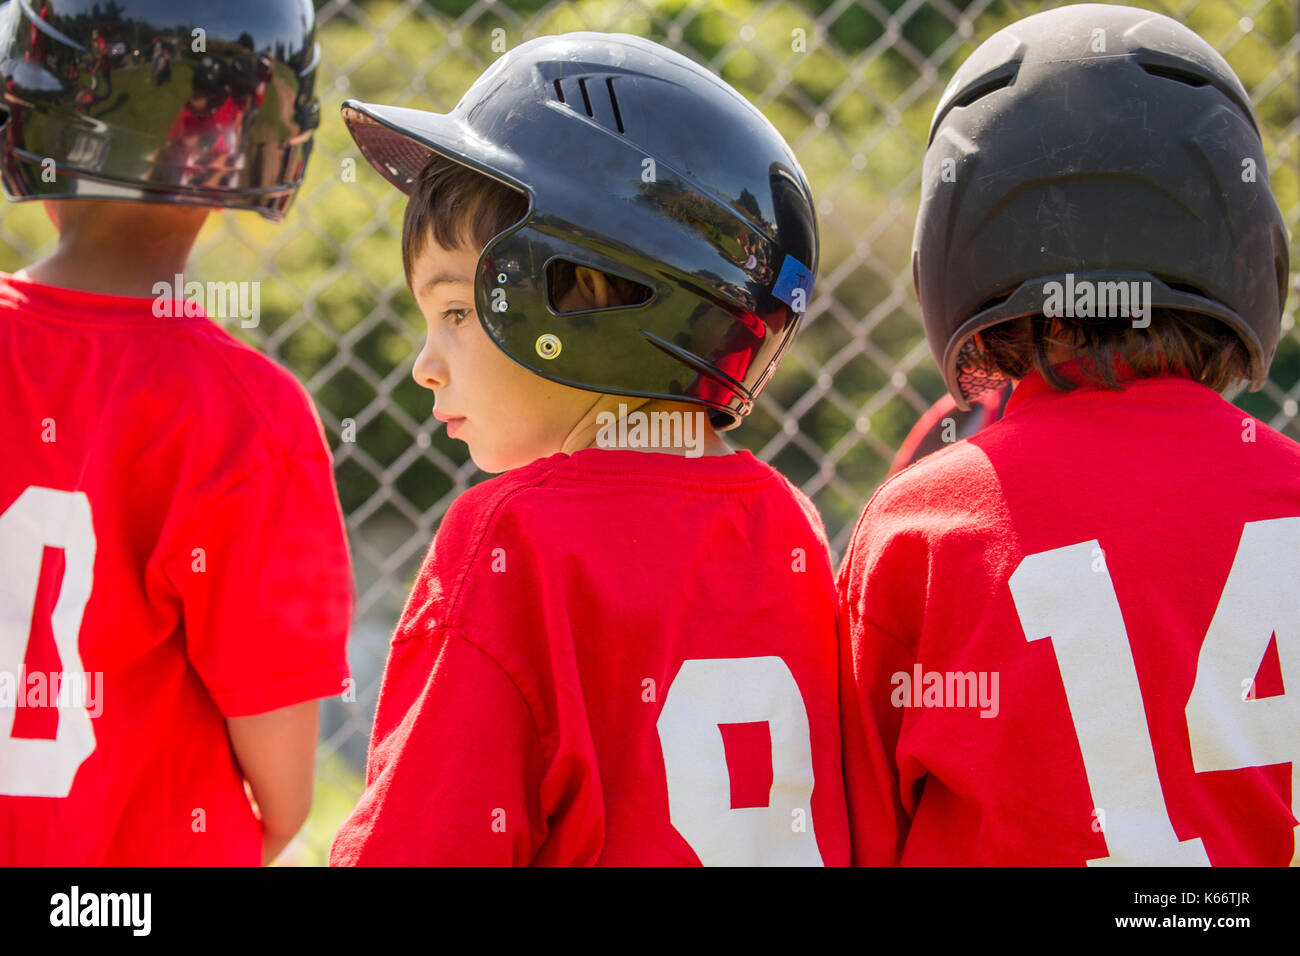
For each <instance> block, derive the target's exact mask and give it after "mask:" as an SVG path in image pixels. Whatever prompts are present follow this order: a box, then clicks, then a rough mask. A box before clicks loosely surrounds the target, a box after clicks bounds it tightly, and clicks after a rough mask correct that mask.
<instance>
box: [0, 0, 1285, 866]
mask: <svg viewBox="0 0 1300 956" xmlns="http://www.w3.org/2000/svg"><path fill="white" fill-rule="evenodd" d="M1057 5H1058V4H1054V3H1021V2H989V0H973V2H961V0H954V2H948V0H928V2H919V0H835V2H824V0H802V2H796V0H721V2H719V0H710V2H695V0H578V2H560V0H551V2H542V0H510V2H498V0H473V2H470V0H435V2H423V0H403V2H393V0H360V2H355V0H349V2H345V0H330V2H317V3H316V4H315V6H316V10H317V18H318V24H317V39H318V40H319V42H320V44H321V48H322V61H321V65H320V68H319V71H318V83H319V86H318V90H317V92H318V94H319V96H320V98H321V101H322V103H321V107H322V124H321V127H320V129H319V130H318V131H317V133H316V140H315V151H314V154H313V156H312V158H311V161H310V163H309V164H308V168H307V180H306V183H305V185H304V187H303V189H302V190H301V192H300V193H299V195H298V198H297V200H296V202H295V205H294V206H293V207H292V209H291V210H290V214H289V219H288V221H287V223H285V224H283V225H279V226H276V225H272V224H270V223H267V222H265V221H263V220H261V219H260V218H259V217H257V216H255V215H253V214H237V213H224V214H221V215H214V216H213V217H212V218H211V219H210V220H209V223H208V225H207V226H206V227H205V230H204V232H203V234H202V236H201V237H200V241H199V245H198V247H197V249H196V254H195V257H194V259H193V260H192V261H191V265H190V272H189V273H188V274H187V275H186V278H187V279H197V280H199V281H209V280H211V281H228V280H231V279H238V280H254V281H258V282H260V283H261V321H260V323H259V325H258V326H257V327H256V328H252V329H244V328H241V327H240V322H239V320H238V319H237V318H235V319H230V320H227V321H226V322H225V325H226V327H227V328H228V329H229V330H230V331H231V332H232V333H233V334H234V335H236V336H239V337H241V338H243V339H245V340H246V341H248V342H250V343H252V344H253V345H255V346H257V347H258V348H260V349H262V350H263V351H264V352H265V353H266V354H268V355H269V356H271V357H272V358H273V359H275V360H276V361H278V362H280V363H282V364H284V365H285V366H287V367H288V368H290V369H291V370H293V372H294V373H295V374H297V375H298V377H299V378H300V379H301V380H302V381H303V382H305V383H306V385H307V388H308V390H309V391H310V392H311V394H312V395H313V396H314V398H315V400H316V403H317V406H318V408H319V410H320V414H321V418H322V420H323V421H324V423H325V427H326V430H327V432H328V435H329V438H330V443H331V446H332V447H333V450H334V455H335V463H336V472H337V477H338V485H339V493H340V496H341V498H342V503H343V509H344V513H345V514H346V516H347V524H348V531H349V536H350V540H351V546H352V556H353V560H354V564H355V570H356V589H357V611H356V619H355V622H354V629H353V634H352V639H351V642H350V651H349V657H350V660H351V665H352V673H353V676H354V678H355V679H356V684H357V686H356V700H355V701H340V700H327V701H324V702H323V703H322V734H321V741H320V748H319V753H318V786H317V795H316V802H315V806H314V809H313V813H312V817H311V820H310V821H309V823H308V825H307V826H306V827H305V828H304V830H303V832H302V833H301V834H300V835H299V836H298V838H297V839H296V840H295V841H294V842H293V844H291V845H290V847H289V848H288V850H286V852H285V854H284V855H283V856H282V857H281V860H280V862H281V863H282V864H299V865H319V864H323V863H324V862H325V861H326V858H327V854H328V849H329V844H330V842H331V840H332V839H333V836H334V833H335V831H336V830H337V828H338V825H339V824H340V823H341V822H342V819H343V817H344V816H345V815H346V814H347V812H348V811H349V810H350V809H351V807H352V806H353V804H354V803H355V802H356V799H357V797H358V796H359V795H360V793H361V790H362V784H363V773H364V766H365V757H366V745H367V741H368V738H369V731H370V725H371V721H372V720H373V716H374V705H375V697H376V694H377V691H378V685H379V680H380V677H381V675H382V671H383V665H384V660H385V657H386V653H387V644H388V639H389V637H390V635H391V632H392V629H393V626H394V625H395V623H396V621H397V618H398V615H399V614H400V612H401V609H402V604H403V601H404V599H405V597H406V595H407V593H408V591H409V589H410V586H411V582H412V580H413V577H414V575H415V572H416V571H417V569H418V567H419V564H420V561H421V559H422V558H423V556H424V553H425V551H426V549H427V548H428V546H429V542H430V541H431V540H432V537H433V534H434V532H435V531H436V530H437V527H438V522H439V520H440V519H441V517H442V515H443V513H444V512H445V511H446V509H447V506H448V505H449V504H450V503H451V502H452V500H454V498H455V497H456V495H457V494H459V493H460V492H461V491H463V490H464V489H465V488H466V487H468V486H469V485H471V484H473V483H475V482H476V481H479V480H482V479H483V478H484V477H486V476H484V475H482V474H481V473H479V472H478V471H477V470H476V469H475V468H474V466H473V464H472V463H471V462H469V461H468V458H467V456H466V454H465V445H464V444H463V443H460V442H456V441H451V440H449V439H448V438H447V437H446V435H445V434H443V431H442V426H441V424H440V423H439V422H437V421H435V420H434V419H432V418H431V416H430V406H431V404H432V400H431V397H430V395H429V393H428V392H427V391H425V390H424V389H421V388H419V387H418V386H416V385H415V383H414V382H413V381H412V379H411V375H410V372H411V365H412V362H413V360H414V358H415V355H416V353H417V352H418V350H419V348H420V344H421V342H422V340H423V320H422V318H421V316H420V314H419V311H418V310H417V309H416V306H415V303H414V300H413V299H412V297H411V295H410V293H409V292H408V291H407V289H406V286H405V284H404V282H403V278H402V267H401V257H400V249H399V239H400V235H401V216H402V209H403V202H404V197H402V196H401V195H400V194H399V193H398V192H397V191H396V190H394V189H392V188H391V187H390V186H388V185H387V183H386V182H385V181H384V180H382V179H381V178H380V176H379V175H378V174H376V173H375V172H374V171H373V170H372V169H370V167H369V166H368V165H367V164H366V162H365V161H364V160H363V159H361V158H360V156H359V154H358V152H357V150H356V149H355V148H354V146H353V143H352V140H351V138H350V137H349V136H348V133H347V131H346V129H345V128H344V126H343V123H342V122H341V120H340V119H339V107H340V105H341V103H342V101H343V100H344V99H345V98H348V97H355V98H358V99H361V100H366V101H373V102H380V103H388V104H394V105H399V106H409V107H416V108H420V109H428V110H436V111H440V112H442V111H446V110H449V109H451V107H452V106H453V105H455V103H456V101H457V100H458V99H459V98H460V95H461V94H462V93H463V92H464V91H465V89H466V88H467V87H468V86H469V85H470V83H471V82H472V81H473V80H474V79H475V77H476V76H477V75H478V74H479V73H480V72H482V70H483V69H484V68H485V67H486V66H487V65H488V64H490V63H491V62H492V61H493V60H494V59H496V57H497V56H499V55H500V54H501V52H503V51H504V50H506V49H509V48H510V47H513V46H516V45H517V44H519V43H520V42H522V41H524V40H527V39H530V38H532V37H534V36H540V35H543V34H550V33H564V32H568V31H572V30H599V31H610V32H623V33H634V34H637V35H640V36H644V37H648V38H650V39H652V40H655V41H658V42H660V43H664V44H666V45H668V46H670V47H672V48H674V49H676V50H678V51H679V52H681V53H683V54H685V55H686V56H688V57H691V58H692V59H694V60H696V61H698V62H700V63H702V64H704V65H706V66H708V67H709V68H711V69H712V70H714V71H715V72H717V73H718V74H719V75H721V76H722V77H723V79H725V80H727V81H728V82H729V83H731V84H732V85H733V86H735V87H736V88H737V89H738V90H739V91H740V92H741V93H743V94H744V95H746V96H747V97H749V98H750V99H751V100H752V101H753V102H754V103H755V104H757V106H758V107H759V108H760V109H761V110H762V111H763V112H764V113H765V114H766V115H767V116H768V118H769V119H770V120H771V121H772V122H773V123H774V124H775V125H776V127H777V128H778V129H779V130H780V131H781V132H782V133H783V134H784V135H785V137H786V139H787V140H788V141H789V142H790V144H791V145H792V146H793V148H794V151H795V153H796V154H797V155H798V156H799V158H800V160H801V162H802V164H803V167H804V170H805V172H806V173H807V175H808V178H809V180H810V182H811V183H812V187H813V192H814V195H815V196H816V197H817V200H818V212H819V220H820V227H821V240H822V252H821V268H820V273H819V275H818V277H817V283H816V287H815V291H814V298H813V301H812V303H811V307H810V309H809V311H808V313H807V316H806V318H805V323H804V327H803V329H802V331H801V332H800V335H799V338H798V339H797V340H796V341H795V344H794V347H793V348H792V350H791V351H790V352H789V354H788V355H787V357H786V359H785V361H784V364H783V365H782V367H781V369H780V371H779V372H778V373H777V375H776V377H775V378H774V379H773V380H772V382H771V384H770V385H769V386H768V388H767V390H766V392H765V393H764V394H763V396H762V398H761V400H760V401H759V402H758V405H757V408H756V409H755V411H754V413H753V414H752V415H750V416H749V418H748V419H747V421H746V422H745V424H744V425H742V426H741V427H740V428H738V429H736V430H735V431H732V432H730V433H728V437H729V439H730V440H731V442H732V444H733V445H736V446H741V447H745V448H749V449H751V450H752V451H753V452H754V453H755V454H756V455H757V456H759V457H761V458H763V459H764V460H766V461H769V462H771V463H772V464H773V465H774V466H775V467H776V468H778V469H780V470H781V471H782V472H783V473H784V474H785V475H787V476H788V477H789V478H790V479H791V480H792V481H794V482H796V483H797V484H799V485H800V486H801V487H802V488H803V489H804V490H805V491H806V492H807V493H808V494H809V495H810V496H811V497H812V499H813V500H814V501H815V502H816V503H817V505H818V507H819V508H820V509H821V513H822V516H823V518H824V520H825V522H826V527H827V531H828V533H829V535H830V540H831V546H832V550H833V552H834V554H833V557H834V559H835V561H836V563H837V564H838V561H839V558H840V555H841V554H842V551H843V548H844V547H845V545H846V543H847V539H848V536H849V534H850V533H851V531H852V526H853V521H854V520H855V519H856V517H857V515H858V513H859V511H860V510H861V508H862V507H863V505H864V504H865V503H866V500H867V498H868V497H869V496H870V495H871V493H872V491H873V490H874V489H875V487H876V486H877V484H878V483H879V482H880V480H881V479H882V478H883V477H884V475H885V473H886V471H887V470H888V466H889V462H890V460H891V458H892V457H893V455H894V453H895V451H896V449H897V447H898V445H899V443H900V442H901V441H902V439H903V437H904V436H905V435H906V434H907V432H908V430H909V429H910V428H911V427H912V425H913V424H914V423H915V422H916V420H917V418H918V416H919V415H920V414H921V412H923V411H924V410H925V409H926V408H928V407H929V405H930V404H931V403H932V402H933V401H934V400H935V399H937V398H938V397H939V396H940V395H941V394H943V392H944V386H943V382H942V379H941V378H940V375H939V372H938V370H937V368H936V367H935V364H934V360H933V359H932V358H931V356H930V352H929V349H928V347H927V345H926V342H925V338H924V334H923V331H922V327H921V318H920V312H919V308H918V306H917V304H916V299H915V296H914V294H913V291H912V279H911V263H910V255H911V239H912V225H913V221H914V217H915V214H916V207H917V202H918V198H919V187H920V175H921V161H922V158H923V155H924V151H925V139H926V133H927V130H928V125H929V120H930V116H931V113H932V111H933V109H934V105H935V103H936V101H937V100H938V97H939V94H940V93H941V92H942V90H943V88H944V86H945V84H946V83H947V81H948V79H949V77H951V75H952V73H953V71H954V70H955V68H956V67H957V65H958V64H959V63H960V62H961V61H962V59H964V58H965V57H966V56H967V55H968V54H969V53H970V52H971V50H973V49H974V47H975V46H977V45H978V44H979V42H980V41H982V40H983V39H985V38H986V37H987V36H988V35H989V34H991V33H993V32H994V31H996V30H997V29H999V28H1000V27H1002V26H1004V25H1006V24H1007V23H1008V22H1010V21H1012V20H1016V19H1019V18H1020V17H1023V16H1026V15H1028V14H1031V13H1035V12H1038V11H1039V10H1042V9H1047V8H1049V7H1052V6H1057ZM1136 5H1137V6H1142V7H1147V8H1149V9H1153V10H1158V11H1160V12H1162V13H1166V14H1168V15H1170V16H1173V17H1175V18H1177V19H1179V20H1181V21H1182V22H1184V23H1186V24H1187V25H1188V26H1190V27H1191V28H1192V29H1194V30H1196V31H1197V32H1198V33H1200V34H1201V35H1202V36H1204V37H1205V38H1206V39H1208V40H1209V41H1210V42H1211V43H1212V44H1213V45H1214V46H1215V47H1216V48H1218V49H1219V51H1220V52H1222V53H1223V55H1224V56H1225V57H1226V58H1227V60H1228V62H1229V63H1230V64H1231V65H1232V66H1233V68H1234V69H1235V70H1236V71H1237V73H1238V75H1239V76H1240V77H1241V79H1242V81H1243V82H1244V83H1245V85H1246V87H1247V89H1248V90H1249V91H1250V93H1251V98H1252V100H1253V102H1254V106H1255V110H1256V112H1257V114H1258V116H1259V119H1260V121H1261V125H1262V126H1263V130H1264V143H1265V148H1266V152H1267V157H1268V165H1269V173H1270V176H1271V179H1272V184H1273V189H1274V192H1275V194H1276V195H1277V197H1278V202H1279V204H1280V205H1281V207H1282V211H1283V214H1284V215H1285V216H1286V219H1287V222H1288V224H1289V226H1290V228H1291V231H1292V234H1293V236H1294V235H1295V234H1296V233H1297V231H1300V229H1298V225H1297V217H1298V213H1300V210H1298V208H1297V200H1298V199H1300V196H1298V195H1297V179H1298V177H1297V173H1298V172H1300V144H1298V143H1297V134H1298V132H1300V114H1298V113H1297V97H1298V94H1300V89H1298V84H1300V71H1298V70H1297V54H1298V53H1300V38H1298V37H1297V35H1296V25H1297V9H1298V8H1300V0H1187V2H1168V3H1166V2H1155V3H1137V4H1136ZM718 148H719V150H720V151H725V150H726V149H727V144H726V143H719V144H718ZM2 208H3V217H4V218H3V220H2V221H0V269H3V270H5V271H13V270H16V269H18V268H21V267H22V266H23V265H24V264H26V263H28V262H30V261H32V260H33V259H35V258H36V257H38V256H39V255H41V254H42V253H43V252H45V251H48V249H49V248H50V247H51V243H52V240H53V231H52V229H51V228H50V225H49V222H48V221H47V219H46V218H45V215H44V212H43V211H42V209H41V208H40V206H39V205H38V204H34V203H29V204H23V205H13V204H5V205H4V206H3V207H2ZM1292 264H1293V266H1295V265H1297V256H1296V254H1295V252H1294V251H1293V252H1292ZM1297 291H1300V290H1298V289H1297V286H1296V282H1295V275H1294V273H1293V275H1292V295H1291V300H1290V301H1289V302H1288V308H1287V314H1286V316H1285V318H1284V322H1283V329H1284V332H1283V339H1282V344H1281V345H1280V347H1279V348H1278V352H1277V357H1276V359H1275V360H1274V363H1273V368H1272V375H1271V380H1270V382H1269V383H1268V386H1267V387H1266V388H1265V389H1264V390H1263V391H1261V392H1256V393H1243V394H1240V395H1238V396H1236V399H1235V400H1236V401H1237V402H1238V404H1239V405H1240V406H1241V407H1242V408H1243V409H1245V410H1247V411H1248V412H1250V413H1251V414H1253V415H1255V416H1257V417H1259V418H1260V419H1261V420H1263V421H1265V422H1267V423H1269V424H1270V425H1272V426H1273V427H1275V428H1278V429H1281V430H1283V431H1285V432H1286V433H1287V434H1288V435H1290V436H1291V437H1292V438H1295V439H1297V440H1300V421H1298V416H1297V400H1298V399H1300V333H1297V331H1296V329H1295V302H1296V298H1297V297H1296V295H1295V293H1296V292H1297Z"/></svg>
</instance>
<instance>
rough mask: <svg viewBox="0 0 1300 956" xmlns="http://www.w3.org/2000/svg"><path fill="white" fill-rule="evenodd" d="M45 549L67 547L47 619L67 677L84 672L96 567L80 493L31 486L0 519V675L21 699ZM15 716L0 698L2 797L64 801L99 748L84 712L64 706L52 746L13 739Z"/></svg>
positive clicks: (92, 537) (86, 504)
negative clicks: (86, 616)
mask: <svg viewBox="0 0 1300 956" xmlns="http://www.w3.org/2000/svg"><path fill="white" fill-rule="evenodd" d="M46 547H51V548H63V549H64V556H65V567H64V572H63V587H62V588H61V589H60V591H59V599H58V601H57V602H56V603H55V605H54V611H53V613H52V614H51V618H50V628H51V630H52V631H53V632H54V646H55V647H56V648H57V649H58V652H59V658H60V661H61V662H62V668H63V672H64V673H81V672H83V671H84V668H83V667H82V665H81V652H80V648H79V647H78V641H79V638H80V632H81V616H82V614H83V613H84V611H85V610H86V602H87V601H88V600H90V588H91V579H92V575H93V573H94V568H95V529H94V524H93V523H92V521H91V518H90V500H89V499H88V498H87V497H86V495H85V494H84V493H83V492H80V491H55V490H54V489H52V488H38V487H36V486H32V487H30V488H28V489H26V490H25V491H24V492H23V493H22V494H21V495H19V496H18V499H17V500H16V501H15V502H14V503H13V504H12V505H10V506H9V508H8V509H7V510H6V511H5V513H4V514H2V515H0V677H7V678H8V680H10V681H12V682H13V687H14V691H15V693H16V694H19V695H21V694H23V693H24V689H25V688H24V687H23V684H22V682H21V671H22V669H23V661H24V660H25V659H26V656H27V641H28V640H29V638H30V637H31V632H32V614H33V611H34V610H35V606H36V587H37V585H38V584H39V578H40V573H41V555H42V553H43V549H44V548H46ZM16 713H17V711H16V710H15V708H14V701H10V700H7V699H0V794H3V795H6V796H14V797H66V796H67V795H68V791H69V790H71V789H72V778H73V777H75V776H76V775H77V769H78V768H79V767H80V766H81V765H82V764H83V763H84V762H85V761H86V758H87V757H89V756H90V755H91V754H92V753H94V750H95V730H94V728H93V727H92V726H91V723H90V715H89V714H88V713H87V712H86V708H85V707H84V706H82V707H64V708H60V710H59V729H58V733H57V736H56V737H55V739H54V740H28V739H24V738H21V737H11V736H10V734H11V733H13V729H14V716H15V714H16Z"/></svg>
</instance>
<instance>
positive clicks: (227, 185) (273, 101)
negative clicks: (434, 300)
mask: <svg viewBox="0 0 1300 956" xmlns="http://www.w3.org/2000/svg"><path fill="white" fill-rule="evenodd" d="M315 23H316V19H315V13H314V11H313V9H312V5H311V2H310V0H222V2H220V3H213V2H212V0H168V2H167V3H158V2H148V0H119V2H116V3H101V2H98V0H11V2H9V3H7V4H4V5H3V6H0V83H3V100H2V101H0V121H3V125H2V126H0V137H2V138H3V157H2V158H0V179H2V180H3V183H4V191H5V195H6V196H8V197H9V198H10V199H19V200H21V199H65V198H77V199H128V200H133V201H136V202H163V203H181V204H187V205H197V206H218V207H226V208H232V209H255V210H257V211H258V212H260V213H261V214H262V215H263V216H265V217H266V218H268V219H273V220H278V219H282V218H283V217H284V213H285V210H286V209H287V208H288V206H289V203H290V201H291V200H292V199H293V195H294V193H295V191H296V190H297V188H298V186H299V184H300V183H301V182H302V177H303V171H304V169H305V168H306V165H307V157H308V154H309V153H310V151H311V136H312V131H313V130H314V129H315V128H316V126H317V125H319V122H320V104H319V102H318V101H317V99H316V97H315V95H314V92H313V90H314V84H315V69H316V64H317V61H318V59H319V47H318V46H317V45H316V40H315Z"/></svg>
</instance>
